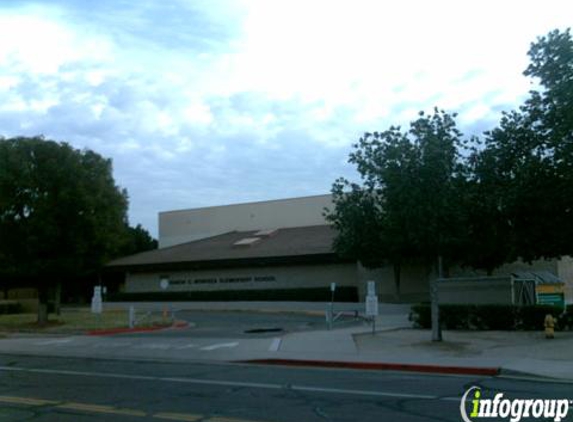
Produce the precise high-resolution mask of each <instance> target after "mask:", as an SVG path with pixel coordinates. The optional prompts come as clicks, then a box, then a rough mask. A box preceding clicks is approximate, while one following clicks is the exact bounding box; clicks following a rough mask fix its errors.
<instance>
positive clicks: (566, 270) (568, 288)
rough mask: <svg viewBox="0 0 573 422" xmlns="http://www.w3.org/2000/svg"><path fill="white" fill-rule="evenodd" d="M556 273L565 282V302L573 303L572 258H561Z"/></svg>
mask: <svg viewBox="0 0 573 422" xmlns="http://www.w3.org/2000/svg"><path fill="white" fill-rule="evenodd" d="M557 273H558V276H559V278H560V279H561V280H563V281H564V282H565V301H566V302H567V303H573V258H572V257H570V256H566V257H563V258H561V259H560V260H559V262H558V264H557Z"/></svg>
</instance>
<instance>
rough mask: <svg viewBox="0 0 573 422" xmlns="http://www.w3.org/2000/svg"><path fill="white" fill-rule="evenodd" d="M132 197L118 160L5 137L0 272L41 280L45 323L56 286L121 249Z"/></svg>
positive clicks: (0, 164) (0, 159)
mask: <svg viewBox="0 0 573 422" xmlns="http://www.w3.org/2000/svg"><path fill="white" fill-rule="evenodd" d="M127 204H128V199H127V193H126V191H125V190H122V189H120V188H119V187H118V186H117V185H116V184H115V182H114V179H113V175H112V164H111V160H109V159H104V158H103V157H101V156H100V155H99V154H97V153H95V152H93V151H90V150H84V151H80V150H77V149H74V148H72V147H71V146H70V145H68V144H66V143H57V142H54V141H49V140H45V139H43V138H41V137H35V138H23V137H19V138H11V139H1V140H0V271H1V273H2V277H3V278H4V279H5V280H7V279H14V278H18V279H25V280H28V281H31V282H33V283H34V284H35V285H36V286H37V287H38V293H39V301H40V306H39V313H38V320H39V322H40V323H45V322H46V320H47V306H46V305H47V299H48V292H49V291H50V289H51V288H53V287H54V286H55V285H58V284H59V283H61V281H62V280H64V279H70V278H73V277H76V276H78V275H85V274H86V273H87V272H90V271H96V270H97V269H98V268H99V267H100V266H102V265H103V263H104V262H106V260H108V259H109V258H110V257H112V256H116V255H117V253H118V251H119V248H120V247H121V245H122V242H123V239H124V236H125V226H126V224H127V218H126V211H127Z"/></svg>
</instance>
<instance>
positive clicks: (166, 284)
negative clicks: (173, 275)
mask: <svg viewBox="0 0 573 422" xmlns="http://www.w3.org/2000/svg"><path fill="white" fill-rule="evenodd" d="M159 287H161V289H162V290H167V288H168V287H169V280H168V279H166V278H162V279H161V281H160V282H159Z"/></svg>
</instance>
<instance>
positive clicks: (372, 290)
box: [367, 281, 376, 296]
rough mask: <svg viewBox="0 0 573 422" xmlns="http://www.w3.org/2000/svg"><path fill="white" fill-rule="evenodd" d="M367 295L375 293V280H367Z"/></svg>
mask: <svg viewBox="0 0 573 422" xmlns="http://www.w3.org/2000/svg"><path fill="white" fill-rule="evenodd" d="M367 294H368V296H374V295H376V282H375V281H368V293H367Z"/></svg>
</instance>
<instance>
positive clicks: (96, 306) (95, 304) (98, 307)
mask: <svg viewBox="0 0 573 422" xmlns="http://www.w3.org/2000/svg"><path fill="white" fill-rule="evenodd" d="M101 311H102V304H101V286H95V287H94V295H93V296H92V314H101Z"/></svg>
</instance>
